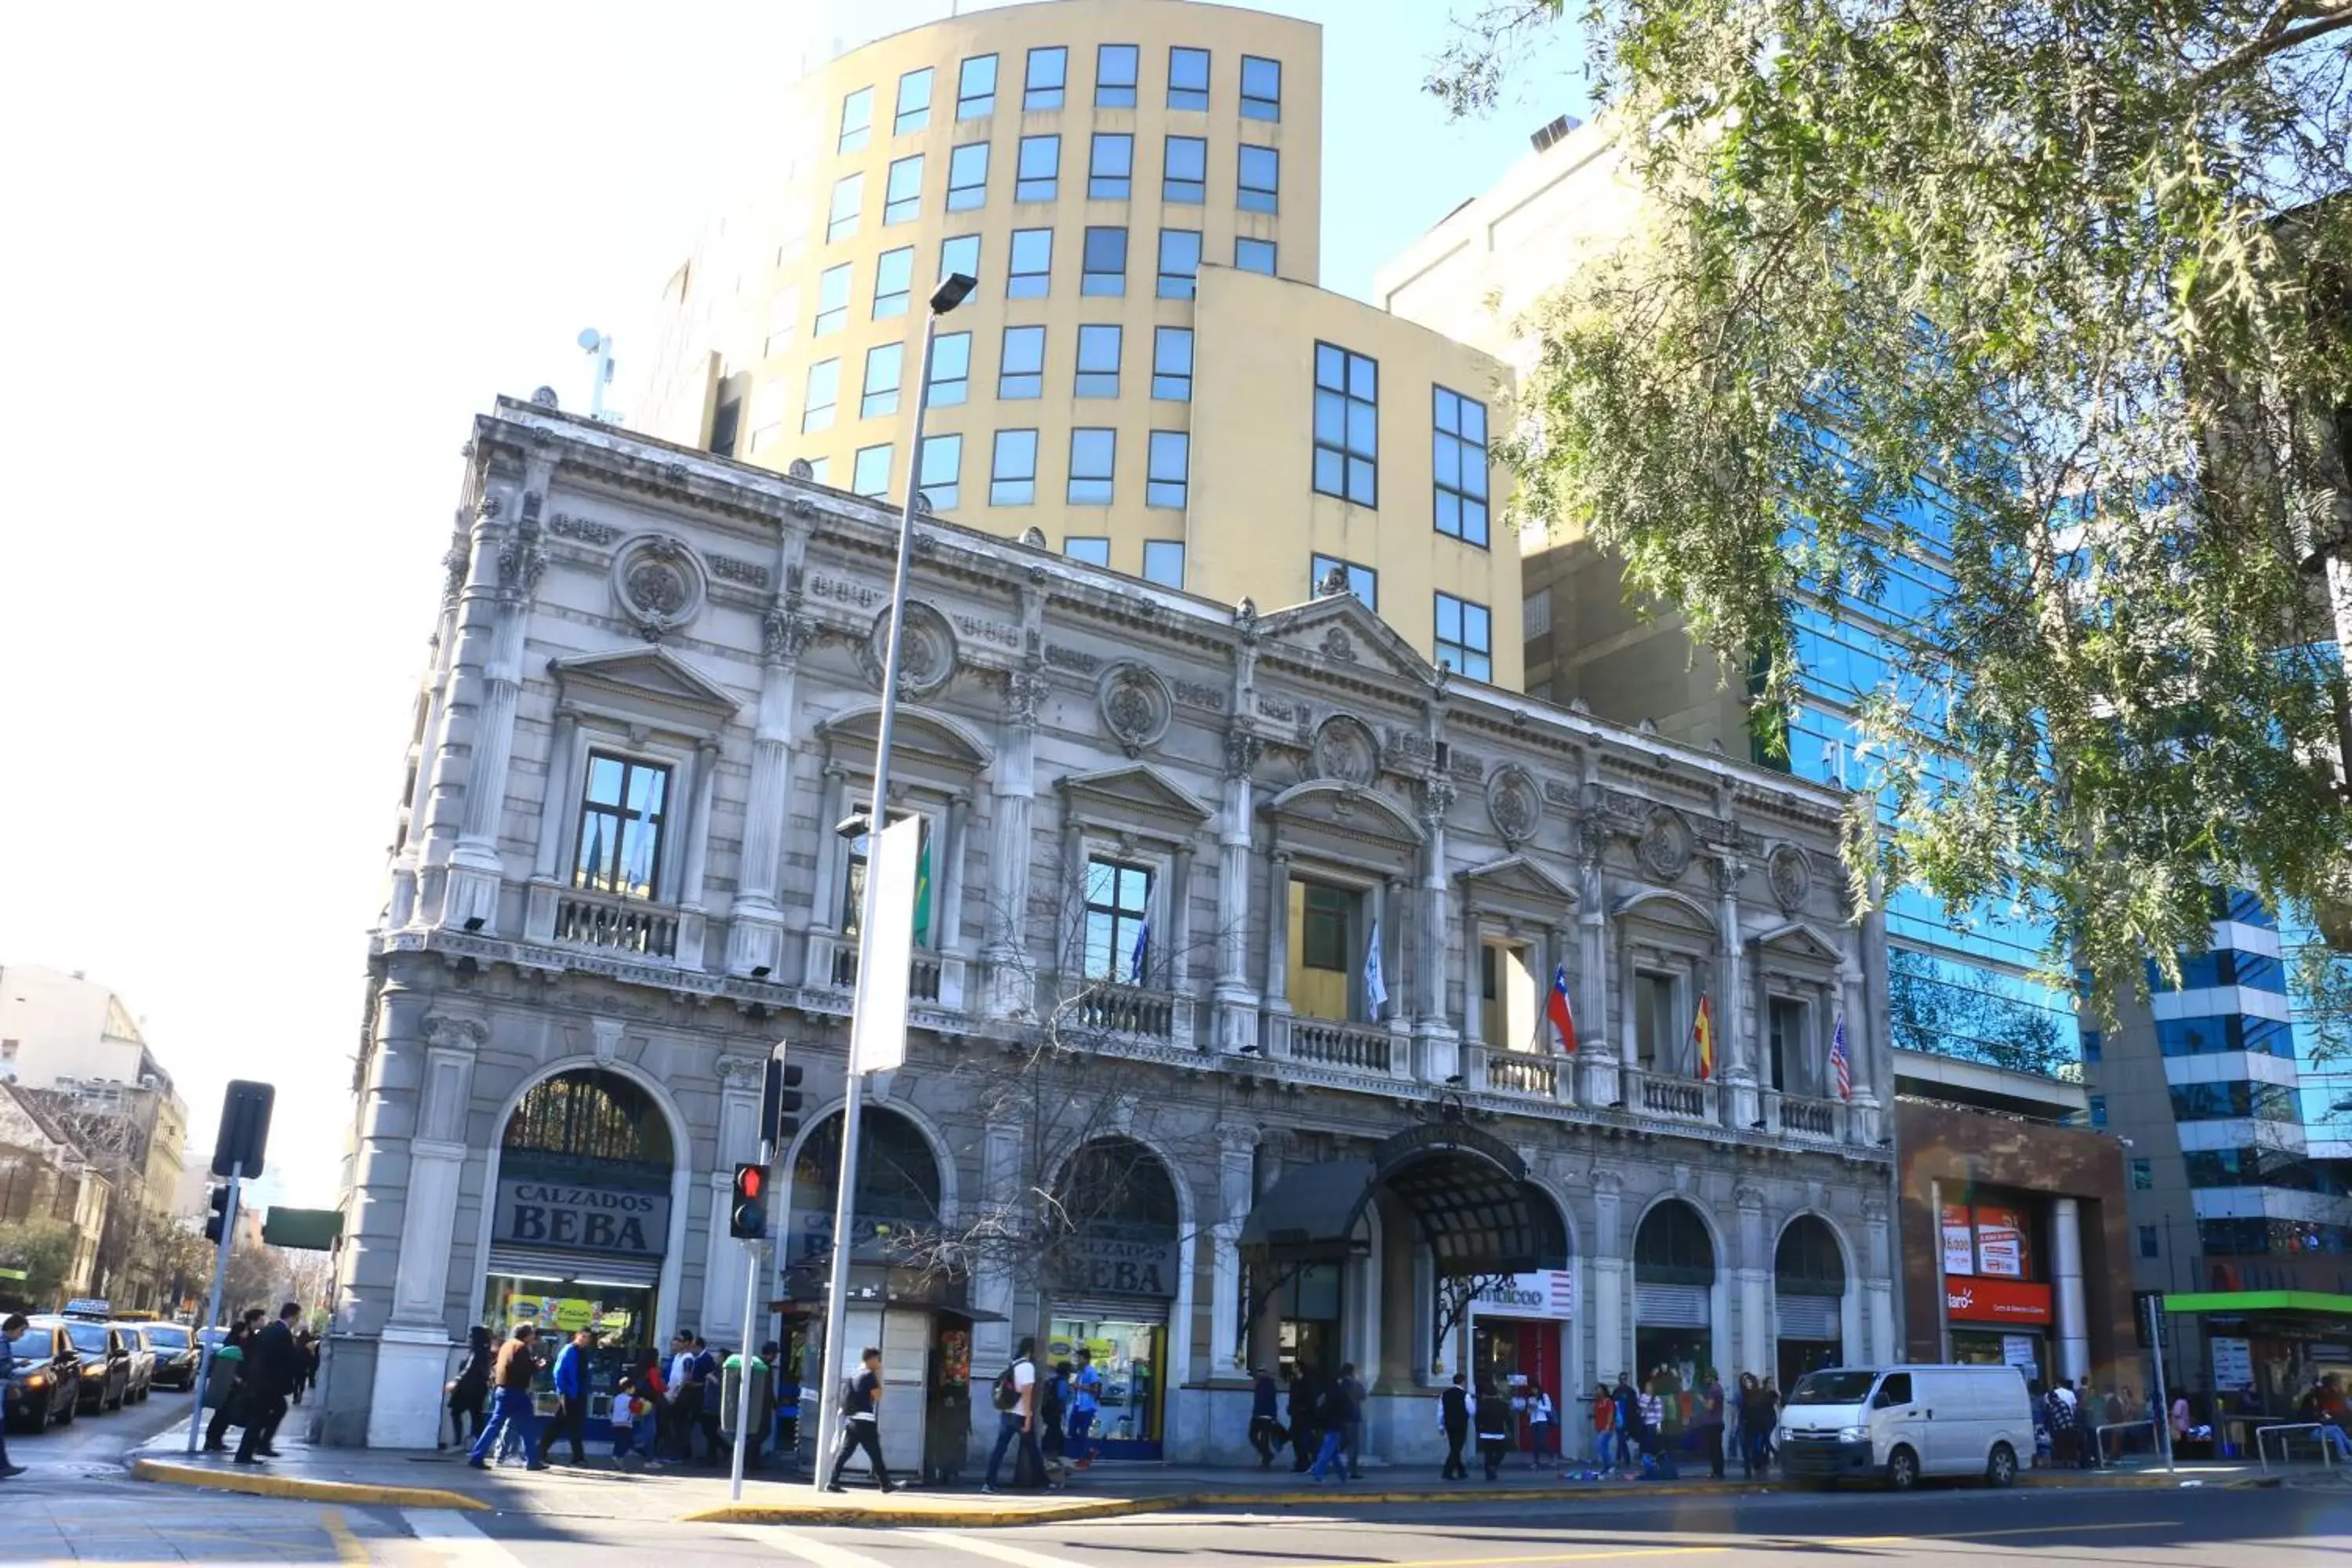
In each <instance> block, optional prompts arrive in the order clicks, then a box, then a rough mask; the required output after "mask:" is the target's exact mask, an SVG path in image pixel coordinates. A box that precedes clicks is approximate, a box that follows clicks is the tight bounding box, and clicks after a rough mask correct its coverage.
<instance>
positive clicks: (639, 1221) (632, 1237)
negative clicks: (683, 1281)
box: [494, 1181, 669, 1258]
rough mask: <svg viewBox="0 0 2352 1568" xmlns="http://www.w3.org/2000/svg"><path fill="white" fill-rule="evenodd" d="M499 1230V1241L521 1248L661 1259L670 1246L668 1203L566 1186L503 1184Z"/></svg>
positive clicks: (656, 1197) (651, 1196)
mask: <svg viewBox="0 0 2352 1568" xmlns="http://www.w3.org/2000/svg"><path fill="white" fill-rule="evenodd" d="M494 1225H495V1232H496V1235H497V1237H498V1239H499V1240H500V1241H503V1242H513V1243H515V1244H517V1245H519V1246H522V1247H568V1248H571V1249H572V1250H574V1251H580V1252H617V1253H623V1254H625V1255H627V1256H630V1257H642V1258H657V1257H659V1256H661V1253H662V1250H663V1248H664V1247H667V1245H668V1243H669V1198H668V1197H667V1195H666V1194H661V1193H632V1192H623V1191H621V1190H619V1189H617V1188H614V1187H576V1186H572V1185H571V1184H568V1183H564V1182H536V1181H515V1182H500V1183H499V1207H498V1217H497V1219H496V1221H495V1222H494Z"/></svg>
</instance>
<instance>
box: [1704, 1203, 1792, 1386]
mask: <svg viewBox="0 0 2352 1568" xmlns="http://www.w3.org/2000/svg"><path fill="white" fill-rule="evenodd" d="M1731 1196H1732V1200H1733V1202H1734V1203H1735V1204H1736V1205H1738V1211H1739V1227H1738V1236H1737V1238H1736V1245H1737V1246H1738V1258H1739V1264H1738V1267H1739V1273H1738V1279H1739V1370H1740V1371H1742V1372H1753V1373H1756V1374H1757V1375H1758V1376H1759V1377H1760V1376H1762V1375H1763V1374H1764V1372H1765V1370H1766V1369H1768V1368H1771V1367H1775V1366H1778V1365H1779V1364H1780V1363H1779V1362H1778V1360H1777V1359H1776V1358H1775V1357H1774V1355H1773V1345H1774V1342H1776V1341H1777V1340H1778V1338H1779V1333H1778V1331H1777V1328H1776V1326H1775V1325H1774V1323H1773V1321H1772V1317H1771V1311H1772V1309H1771V1298H1770V1292H1769V1286H1770V1285H1771V1282H1772V1249H1771V1243H1770V1241H1769V1238H1768V1237H1766V1235H1765V1230H1764V1189H1763V1188H1761V1187H1759V1186H1756V1185H1755V1184H1752V1183H1748V1182H1742V1183H1740V1184H1739V1185H1738V1186H1737V1187H1734V1188H1733V1189H1732V1191H1731ZM1718 1342H1719V1341H1718Z"/></svg>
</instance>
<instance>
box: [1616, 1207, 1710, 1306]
mask: <svg viewBox="0 0 2352 1568" xmlns="http://www.w3.org/2000/svg"><path fill="white" fill-rule="evenodd" d="M1633 1278H1634V1279H1636V1280H1637V1281H1641V1282H1643V1283H1647V1284H1652V1285H1712V1284H1714V1283H1715V1241H1714V1238H1713V1237H1709V1236H1708V1235H1707V1232H1706V1221H1705V1220H1703V1219H1701V1218H1699V1215H1698V1211H1697V1210H1696V1209H1695V1208H1693V1207H1691V1206H1690V1205H1688V1204H1686V1203H1685V1202H1683V1201H1682V1200H1681V1199H1680V1198H1669V1199H1667V1200H1666V1201H1665V1202H1664V1203H1662V1204H1660V1205H1658V1206H1657V1207H1656V1208H1654V1209H1652V1210H1651V1211H1650V1213H1649V1215H1648V1217H1647V1218H1645V1219H1643V1221H1642V1228H1641V1231H1640V1232H1639V1234H1637V1235H1636V1236H1635V1237H1634V1238H1633Z"/></svg>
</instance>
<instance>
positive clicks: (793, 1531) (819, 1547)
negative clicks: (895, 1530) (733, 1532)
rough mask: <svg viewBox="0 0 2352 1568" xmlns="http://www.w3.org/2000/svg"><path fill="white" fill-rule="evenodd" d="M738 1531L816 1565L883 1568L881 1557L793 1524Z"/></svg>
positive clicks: (767, 1545) (748, 1526) (752, 1539)
mask: <svg viewBox="0 0 2352 1568" xmlns="http://www.w3.org/2000/svg"><path fill="white" fill-rule="evenodd" d="M737 1533H739V1534H740V1535H741V1536H742V1537H743V1539H745V1540H746V1541H751V1542H757V1543H759V1544H760V1545H761V1546H764V1547H766V1548H768V1550H770V1551H771V1552H782V1553H783V1554H784V1555H785V1556H787V1557H797V1558H799V1559H800V1560H801V1561H802V1562H803V1563H813V1564H814V1568H883V1564H882V1563H880V1562H879V1561H878V1560H877V1559H875V1558H872V1557H868V1556H866V1554H865V1553H863V1552H852V1551H850V1550H849V1549H848V1548H847V1547H845V1546H835V1545H833V1544H832V1543H831V1542H824V1541H818V1540H816V1539H814V1537H812V1536H809V1535H807V1534H804V1533H803V1532H802V1531H800V1530H799V1529H797V1528H795V1527H793V1526H790V1525H781V1524H754V1525H746V1526H743V1527H742V1528H741V1529H740V1530H739V1531H737Z"/></svg>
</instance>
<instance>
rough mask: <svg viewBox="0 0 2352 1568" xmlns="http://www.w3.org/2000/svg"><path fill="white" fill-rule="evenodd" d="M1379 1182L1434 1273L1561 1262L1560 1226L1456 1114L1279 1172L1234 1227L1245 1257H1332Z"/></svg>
mask: <svg viewBox="0 0 2352 1568" xmlns="http://www.w3.org/2000/svg"><path fill="white" fill-rule="evenodd" d="M1382 1187H1386V1188H1387V1189H1388V1190H1389V1191H1390V1192H1391V1193H1392V1194H1395V1195H1396V1198H1397V1200H1398V1201H1399V1202H1400V1203H1402V1205H1404V1206H1405V1207H1406V1208H1407V1209H1409V1210H1411V1211H1412V1216H1413V1221H1414V1223H1415V1225H1416V1226H1418V1227H1419V1228H1420V1231H1421V1236H1422V1239H1423V1240H1424V1241H1426V1242H1427V1243H1428V1244H1429V1248H1430V1251H1431V1252H1432V1253H1433V1254H1434V1255H1435V1256H1436V1260H1437V1270H1438V1272H1439V1273H1440V1274H1441V1275H1445V1276H1459V1275H1476V1274H1523V1273H1530V1272H1533V1271H1534V1270H1536V1269H1539V1268H1565V1267H1567V1264H1568V1227H1567V1226H1566V1225H1565V1224H1564V1223H1563V1222H1562V1221H1561V1219H1560V1216H1559V1210H1558V1209H1557V1208H1556V1207H1554V1206H1553V1205H1552V1202H1551V1200H1550V1199H1549V1198H1548V1197H1546V1196H1545V1195H1544V1194H1542V1193H1541V1192H1540V1191H1538V1189H1536V1188H1535V1187H1534V1186H1533V1185H1531V1184H1529V1183H1528V1168H1527V1163H1526V1162H1525V1161H1523V1160H1521V1159H1520V1158H1519V1156H1518V1152H1517V1150H1515V1149H1513V1148H1512V1147H1511V1146H1510V1145H1509V1144H1507V1143H1505V1142H1503V1141H1502V1140H1501V1139H1499V1138H1496V1137H1494V1136H1493V1135H1492V1134H1490V1133H1486V1132H1481V1131H1478V1130H1477V1129H1476V1128H1474V1127H1470V1126H1467V1125H1465V1124H1464V1123H1463V1122H1461V1121H1454V1120H1445V1121H1433V1122H1428V1123H1425V1124H1423V1125H1422V1126H1419V1127H1412V1128H1408V1129H1406V1130H1405V1131H1402V1132H1400V1133H1398V1134H1396V1136H1394V1137H1392V1138H1391V1139H1389V1140H1388V1141H1387V1142H1383V1143H1381V1145H1380V1146H1379V1147H1378V1148H1376V1149H1374V1150H1373V1151H1372V1152H1371V1154H1370V1157H1369V1158H1366V1159H1360V1160H1334V1161H1329V1162H1327V1163H1323V1164H1319V1165H1307V1166H1302V1167H1300V1168H1298V1169H1297V1170H1292V1171H1286V1172H1284V1173H1283V1175H1282V1179H1281V1180H1280V1181H1278V1182H1276V1184H1274V1186H1273V1188H1272V1189H1271V1190H1270V1191H1268V1192H1267V1193H1265V1194H1264V1195H1263V1196H1261V1197H1260V1198H1259V1199H1258V1200H1257V1202H1256V1203H1255V1205H1252V1207H1251V1209H1250V1215H1249V1219H1248V1221H1247V1222H1246V1223H1245V1224H1244V1226H1242V1237H1241V1253H1242V1256H1243V1258H1244V1259H1245V1260H1248V1261H1252V1262H1258V1263H1272V1264H1276V1265H1282V1266H1296V1265H1302V1264H1309V1263H1336V1262H1341V1261H1344V1260H1345V1259H1347V1258H1349V1256H1350V1255H1351V1253H1352V1251H1353V1243H1352V1237H1354V1235H1355V1232H1356V1226H1357V1224H1358V1222H1359V1221H1360V1220H1361V1219H1362V1218H1363V1215H1364V1210H1365V1209H1366V1208H1368V1207H1369V1206H1370V1205H1371V1202H1372V1199H1373V1197H1374V1196H1375V1194H1378V1193H1379V1191H1380V1190H1381V1188H1382Z"/></svg>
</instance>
